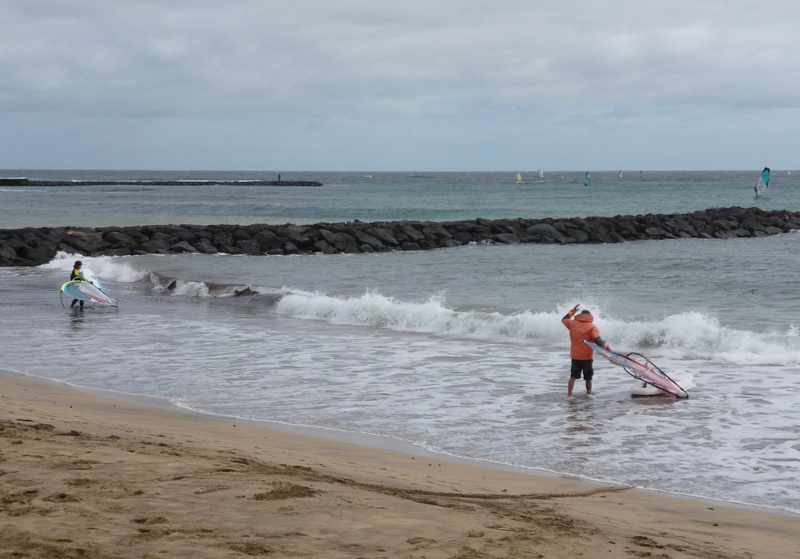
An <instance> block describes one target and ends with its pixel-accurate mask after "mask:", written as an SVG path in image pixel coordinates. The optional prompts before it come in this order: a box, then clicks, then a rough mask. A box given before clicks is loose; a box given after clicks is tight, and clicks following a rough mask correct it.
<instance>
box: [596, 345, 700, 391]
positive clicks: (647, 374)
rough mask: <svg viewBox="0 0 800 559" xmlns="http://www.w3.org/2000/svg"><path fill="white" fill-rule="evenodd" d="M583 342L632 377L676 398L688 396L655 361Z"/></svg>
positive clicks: (635, 354) (638, 354)
mask: <svg viewBox="0 0 800 559" xmlns="http://www.w3.org/2000/svg"><path fill="white" fill-rule="evenodd" d="M584 343H586V344H588V345H589V346H591V348H592V349H593V350H594V352H595V353H597V354H598V355H602V356H603V357H605V358H606V359H608V360H609V361H611V362H612V363H613V364H614V365H619V366H620V367H622V368H623V369H625V372H626V373H628V374H629V375H631V376H632V377H633V378H635V379H638V380H640V381H642V382H643V383H645V384H649V385H650V386H655V387H656V388H658V389H659V390H662V391H664V392H666V393H667V394H672V395H673V396H675V397H677V398H688V397H689V394H688V393H687V392H686V390H684V389H683V388H682V387H681V386H680V385H679V384H678V383H677V382H675V381H674V380H672V379H671V378H670V377H669V375H668V374H667V373H665V372H664V371H662V370H661V369H659V368H658V367H657V366H656V364H655V363H653V362H652V361H650V360H649V359H648V358H647V357H645V356H644V355H642V354H640V353H628V354H627V355H622V354H621V353H617V352H616V351H611V350H610V349H606V348H604V347H600V346H599V345H597V344H594V343H592V342H590V341H587V340H584Z"/></svg>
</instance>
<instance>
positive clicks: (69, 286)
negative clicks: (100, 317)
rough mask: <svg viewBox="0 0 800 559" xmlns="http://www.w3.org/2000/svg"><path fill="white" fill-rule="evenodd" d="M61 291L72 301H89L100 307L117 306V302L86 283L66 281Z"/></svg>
mask: <svg viewBox="0 0 800 559" xmlns="http://www.w3.org/2000/svg"><path fill="white" fill-rule="evenodd" d="M61 291H62V292H63V293H64V294H66V295H68V296H70V297H72V298H73V299H79V300H81V301H91V302H93V303H99V304H101V305H111V306H112V307H116V306H117V302H116V301H115V300H114V299H112V298H111V297H109V296H108V295H106V294H105V293H103V292H102V291H100V290H99V289H97V288H96V287H95V286H94V285H92V284H91V283H90V282H88V281H68V282H66V283H65V284H64V285H62V286H61Z"/></svg>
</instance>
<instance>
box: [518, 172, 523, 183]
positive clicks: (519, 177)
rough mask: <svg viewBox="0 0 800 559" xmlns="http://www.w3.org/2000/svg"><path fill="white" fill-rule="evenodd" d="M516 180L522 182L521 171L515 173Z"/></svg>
mask: <svg viewBox="0 0 800 559" xmlns="http://www.w3.org/2000/svg"><path fill="white" fill-rule="evenodd" d="M517 182H522V173H517Z"/></svg>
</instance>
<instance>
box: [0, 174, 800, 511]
mask: <svg viewBox="0 0 800 559" xmlns="http://www.w3.org/2000/svg"><path fill="white" fill-rule="evenodd" d="M759 174H760V170H754V171H752V172H750V171H748V172H743V171H742V172H722V171H720V172H713V171H684V172H666V171H664V172H656V171H644V172H642V173H640V172H639V171H638V170H636V171H625V173H624V175H623V177H622V178H620V177H619V176H618V173H617V172H616V171H614V172H605V173H603V172H593V173H592V184H591V186H589V187H587V186H584V183H583V172H561V173H559V172H549V171H547V170H545V178H544V179H543V180H540V179H538V177H537V176H536V173H535V172H534V171H529V172H524V171H523V172H522V175H523V180H524V182H523V183H521V184H517V183H516V182H515V177H516V170H514V171H513V172H507V173H381V172H353V173H340V172H337V173H320V172H313V173H312V172H308V173H304V172H283V171H282V172H281V175H282V178H283V179H284V180H317V181H320V182H322V183H324V185H325V186H323V187H320V188H315V187H254V186H248V185H237V186H213V185H200V186H157V185H153V184H138V185H132V186H121V185H113V184H109V185H106V186H68V187H8V186H0V201H2V203H0V228H17V227H44V226H65V225H71V226H97V227H99V226H110V225H145V224H167V223H175V224H189V223H194V224H212V223H239V224H250V223H297V224H303V223H318V222H345V221H352V220H356V219H358V220H362V221H395V220H430V221H453V220H464V219H476V218H487V219H495V218H504V217H507V218H516V217H524V218H542V217H585V216H595V215H596V216H601V215H603V216H614V215H629V214H631V215H636V214H647V213H688V212H692V211H696V210H704V209H707V208H712V207H728V206H742V207H751V206H758V207H761V208H763V209H767V210H772V209H786V210H791V211H800V184H799V183H800V180H798V178H797V177H800V173H797V172H794V171H792V172H790V171H775V170H773V180H772V183H771V184H770V189H769V190H768V192H767V193H766V194H765V195H762V196H760V197H758V198H755V197H754V194H753V189H752V186H753V184H754V183H755V181H756V180H757V178H758V175H759ZM0 176H26V177H28V178H31V179H34V178H36V179H54V180H56V179H57V180H72V179H75V180H84V179H85V180H108V181H116V180H124V179H163V180H176V179H177V180H180V179H187V180H188V179H212V178H213V179H220V178H225V179H264V178H266V179H274V178H275V174H274V172H268V173H253V172H226V173H221V172H177V171H170V172H165V171H151V172H142V171H138V172H134V171H46V172H45V171H31V170H5V171H0ZM798 242H800V236H798V234H796V233H789V234H784V235H777V236H771V237H762V238H747V239H728V240H701V239H680V240H661V241H637V242H628V243H620V244H598V245H564V246H561V245H544V244H528V245H513V246H508V245H471V246H464V247H459V248H448V249H439V250H431V251H419V252H390V253H374V254H359V255H353V254H350V255H314V256H231V255H200V254H188V255H187V254H182V255H171V256H165V255H159V256H156V255H151V256H132V257H81V260H83V261H84V265H85V266H86V267H88V268H90V269H91V270H93V271H94V272H95V273H96V274H97V275H98V276H99V277H100V278H101V279H102V281H103V283H104V286H105V289H106V292H107V293H108V294H109V295H111V296H112V297H114V298H115V299H117V301H118V302H119V307H118V309H112V308H108V307H94V308H87V309H86V310H85V311H84V312H79V311H75V310H70V309H67V308H64V307H63V306H62V301H61V299H60V297H59V294H60V293H59V289H58V288H59V286H60V285H61V284H62V283H63V282H64V281H66V280H67V279H68V276H69V271H70V270H71V266H72V263H73V261H74V260H75V259H76V256H75V255H68V254H63V253H60V254H59V255H58V256H57V257H56V258H55V259H54V260H53V261H52V262H49V263H47V264H44V265H42V266H38V267H34V268H0V293H1V294H2V296H1V297H0V328H2V330H3V337H4V340H5V342H4V344H3V346H4V352H3V353H4V355H3V357H4V359H3V368H4V369H7V370H11V371H14V372H16V373H19V374H24V375H31V376H35V377H42V378H47V379H53V380H56V381H61V382H66V383H69V384H72V385H76V386H80V387H87V388H92V389H97V390H102V391H107V392H109V393H111V394H118V395H134V396H147V397H155V398H159V399H161V400H163V401H164V402H165V403H169V404H172V405H176V406H180V407H182V408H185V409H191V410H194V411H196V412H199V413H204V414H212V415H218V416H224V417H229V418H235V419H237V420H254V421H264V422H275V423H279V424H282V425H284V426H286V427H288V428H293V427H298V428H314V429H318V430H319V432H320V433H322V434H323V436H335V437H339V436H346V437H356V438H357V439H358V440H360V441H362V442H365V443H366V444H374V445H376V446H382V445H385V444H397V445H402V446H405V447H407V445H414V446H415V447H417V448H419V449H422V450H423V451H426V452H433V453H437V454H441V455H447V456H453V457H460V458H466V459H471V460H477V461H481V462H483V463H486V464H497V465H503V466H513V467H517V468H521V469H528V470H537V471H547V472H555V473H561V474H568V475H573V476H579V477H582V478H586V479H591V480H598V481H605V482H614V483H620V484H630V485H635V486H638V487H642V488H647V489H652V490H657V491H664V492H669V493H676V494H683V495H693V496H699V497H704V498H711V499H719V500H724V501H730V502H735V503H744V504H752V505H759V506H765V507H772V508H776V509H782V510H787V511H792V512H795V513H800V438H798V435H800V396H798V394H800V375H799V374H798V373H799V372H800V296H798V289H797V274H798V270H800V251H798V250H797V246H796V245H797V243H798ZM245 287H249V288H250V289H249V291H246V292H245V294H244V295H241V296H236V295H235V293H236V292H237V291H241V290H243V289H244V288H245ZM68 303H69V302H68V301H67V306H68ZM575 304H580V305H581V308H587V309H590V310H591V311H592V313H593V314H594V316H595V317H596V318H595V322H596V324H597V325H598V326H599V328H600V330H601V333H602V335H603V337H604V338H605V339H606V340H607V341H608V342H609V343H610V344H611V346H612V348H613V349H615V350H617V351H619V352H623V353H627V352H638V353H641V354H644V355H646V356H647V357H649V358H650V359H652V360H653V361H654V362H655V363H656V364H658V365H659V366H660V367H661V368H662V369H664V370H666V371H667V372H675V371H691V372H692V373H694V384H693V385H692V387H691V388H690V389H689V394H690V397H689V398H688V399H680V400H679V399H676V398H673V397H670V396H666V395H665V396H654V397H646V398H635V397H632V396H631V388H632V387H633V385H634V381H633V380H632V379H631V377H629V376H628V375H627V374H626V373H625V371H623V370H622V369H620V368H618V367H616V366H614V365H612V364H611V363H609V362H607V361H605V360H602V359H599V360H596V361H595V370H596V374H595V381H594V394H593V395H591V396H587V395H586V394H585V393H584V390H583V382H582V381H578V383H577V384H576V391H575V394H574V395H573V396H572V397H570V398H568V397H567V394H566V385H567V379H568V371H569V342H568V336H567V331H566V329H565V328H564V326H563V325H562V324H561V322H560V320H561V317H562V316H563V315H564V314H565V313H566V312H567V310H568V309H569V308H571V307H572V306H574V305H575Z"/></svg>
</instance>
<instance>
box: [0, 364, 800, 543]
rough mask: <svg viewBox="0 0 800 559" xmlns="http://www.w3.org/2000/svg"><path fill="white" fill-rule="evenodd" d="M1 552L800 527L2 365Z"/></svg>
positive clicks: (764, 537)
mask: <svg viewBox="0 0 800 559" xmlns="http://www.w3.org/2000/svg"><path fill="white" fill-rule="evenodd" d="M0 382H2V386H3V389H2V391H1V392H2V394H1V395H0V504H1V505H2V506H0V524H2V526H3V529H2V530H0V557H2V558H6V557H8V558H11V557H14V558H28V557H30V558H37V559H38V558H73V557H74V558H78V557H81V558H87V557H90V558H98V559H105V558H112V557H113V558H128V557H131V558H133V557H136V558H155V557H160V558H163V557H169V558H170V559H172V558H183V557H185V558H187V559H188V558H192V559H196V558H204V557H209V558H236V557H254V556H255V557H259V556H268V557H273V558H277V557H280V558H282V557H325V558H327V557H331V558H349V557H353V558H358V557H369V558H378V557H386V558H418V559H423V558H425V559H440V558H441V559H444V558H453V559H481V558H528V557H531V558H575V557H587V558H588V557H607V558H610V559H616V558H632V557H653V558H662V559H663V558H672V559H684V558H685V559H690V558H693V559H697V558H708V559H712V558H713V559H728V558H731V559H733V558H736V559H752V558H791V557H800V536H798V530H797V526H798V525H800V522H799V521H800V517H798V516H797V515H793V514H788V513H782V512H779V511H770V510H768V509H760V508H753V507H743V506H736V505H730V504H725V503H719V502H713V501H706V500H701V499H692V498H683V497H677V496H672V495H665V494H660V493H654V492H649V491H643V490H638V489H633V488H629V487H620V486H613V485H603V484H593V483H588V482H585V481H582V480H577V479H573V478H569V477H562V476H552V475H544V474H543V475H536V474H528V473H525V472H519V471H515V470H504V469H499V468H491V467H482V466H481V465H476V464H471V463H463V462H459V461H449V460H447V459H445V458H443V457H438V456H432V455H426V454H424V453H421V452H420V453H414V452H403V451H402V450H397V449H389V448H375V447H372V446H364V445H360V444H353V443H348V442H341V441H336V440H331V439H326V438H318V437H315V436H311V435H307V434H300V433H296V432H294V431H290V430H285V429H280V428H276V427H275V426H273V425H264V424H252V423H245V422H239V421H234V420H229V419H216V418H209V417H206V416H199V415H197V414H191V413H186V412H182V411H180V410H178V409H174V408H169V407H165V406H151V405H147V404H143V403H141V402H133V401H130V400H125V399H115V398H111V397H108V396H105V395H100V394H97V393H94V392H90V391H83V390H76V389H73V388H70V387H68V386H65V385H62V384H58V383H51V382H43V381H38V380H35V379H29V378H26V377H20V376H16V375H11V374H6V373H2V372H0Z"/></svg>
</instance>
